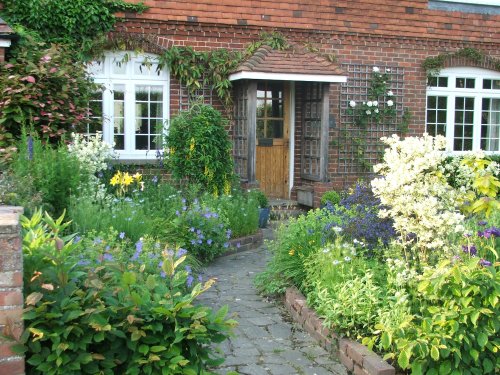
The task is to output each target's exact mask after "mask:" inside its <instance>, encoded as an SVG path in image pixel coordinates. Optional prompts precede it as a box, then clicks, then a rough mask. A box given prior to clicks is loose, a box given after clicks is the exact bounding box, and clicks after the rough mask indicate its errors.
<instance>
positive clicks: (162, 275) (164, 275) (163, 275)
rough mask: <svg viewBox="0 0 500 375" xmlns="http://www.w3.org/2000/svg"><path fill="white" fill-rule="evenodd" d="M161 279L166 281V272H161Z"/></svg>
mask: <svg viewBox="0 0 500 375" xmlns="http://www.w3.org/2000/svg"><path fill="white" fill-rule="evenodd" d="M160 277H161V278H163V279H164V278H165V277H167V274H166V273H165V272H163V271H161V272H160Z"/></svg>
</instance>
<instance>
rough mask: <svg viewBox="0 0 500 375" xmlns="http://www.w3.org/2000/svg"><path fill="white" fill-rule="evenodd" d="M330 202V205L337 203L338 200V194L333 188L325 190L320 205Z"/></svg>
mask: <svg viewBox="0 0 500 375" xmlns="http://www.w3.org/2000/svg"><path fill="white" fill-rule="evenodd" d="M327 202H330V204H332V205H334V206H335V205H337V204H339V202H340V194H339V193H337V192H336V191H335V190H330V191H327V192H325V193H324V194H323V195H322V196H321V202H320V203H321V206H326V203H327Z"/></svg>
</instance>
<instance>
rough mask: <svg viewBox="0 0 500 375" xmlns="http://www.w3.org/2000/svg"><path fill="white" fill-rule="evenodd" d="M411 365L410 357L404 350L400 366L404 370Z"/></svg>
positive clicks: (400, 358) (399, 360) (400, 356)
mask: <svg viewBox="0 0 500 375" xmlns="http://www.w3.org/2000/svg"><path fill="white" fill-rule="evenodd" d="M409 363H410V358H409V356H408V353H407V352H406V350H403V351H402V352H401V353H400V354H399V357H398V365H399V367H401V368H402V369H403V370H404V369H407V368H408V365H409Z"/></svg>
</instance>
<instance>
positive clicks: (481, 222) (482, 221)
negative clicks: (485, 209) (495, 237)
mask: <svg viewBox="0 0 500 375" xmlns="http://www.w3.org/2000/svg"><path fill="white" fill-rule="evenodd" d="M486 224H488V222H487V221H485V220H481V221H478V222H477V225H482V226H484V225H486Z"/></svg>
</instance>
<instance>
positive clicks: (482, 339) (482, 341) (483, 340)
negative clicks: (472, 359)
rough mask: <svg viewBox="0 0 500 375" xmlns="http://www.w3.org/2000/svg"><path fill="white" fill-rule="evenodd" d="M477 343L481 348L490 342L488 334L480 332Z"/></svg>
mask: <svg viewBox="0 0 500 375" xmlns="http://www.w3.org/2000/svg"><path fill="white" fill-rule="evenodd" d="M477 343H478V344H479V346H480V347H481V348H484V347H485V346H486V344H487V343H488V336H487V335H486V334H485V333H484V332H480V333H479V334H478V335H477Z"/></svg>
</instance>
